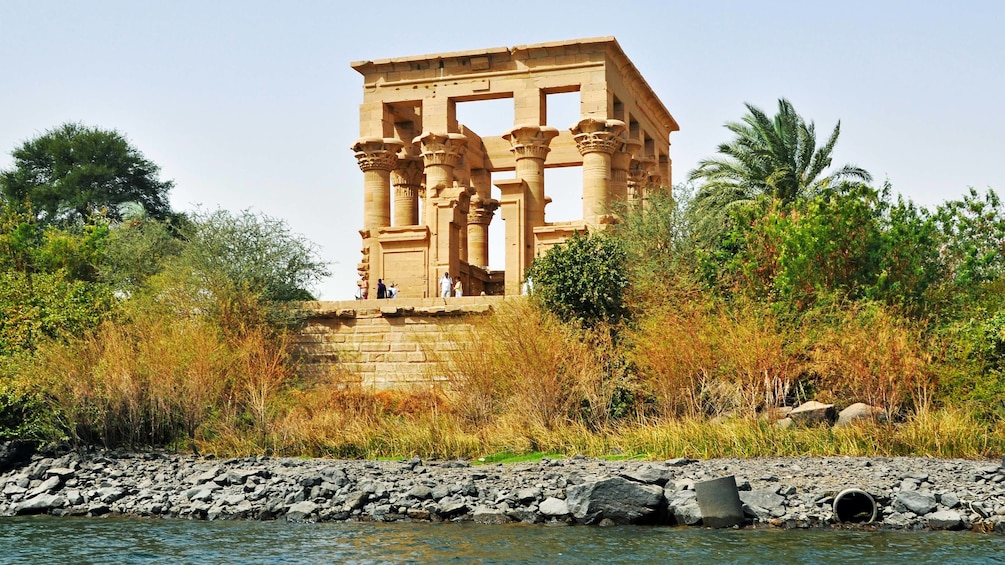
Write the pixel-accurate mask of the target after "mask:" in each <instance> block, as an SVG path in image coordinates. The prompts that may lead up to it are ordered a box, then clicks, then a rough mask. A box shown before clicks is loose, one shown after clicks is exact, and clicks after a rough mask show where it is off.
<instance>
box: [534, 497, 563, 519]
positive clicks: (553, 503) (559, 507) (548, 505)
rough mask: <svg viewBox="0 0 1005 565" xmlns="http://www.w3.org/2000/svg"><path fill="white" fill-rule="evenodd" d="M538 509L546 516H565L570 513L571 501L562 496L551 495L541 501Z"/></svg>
mask: <svg viewBox="0 0 1005 565" xmlns="http://www.w3.org/2000/svg"><path fill="white" fill-rule="evenodd" d="M538 510H539V511H540V512H541V514H543V515H545V516H565V515H567V514H568V513H569V503H568V502H566V501H564V500H562V499H560V498H555V497H554V496H549V497H548V498H546V499H544V501H543V502H541V506H540V507H538Z"/></svg>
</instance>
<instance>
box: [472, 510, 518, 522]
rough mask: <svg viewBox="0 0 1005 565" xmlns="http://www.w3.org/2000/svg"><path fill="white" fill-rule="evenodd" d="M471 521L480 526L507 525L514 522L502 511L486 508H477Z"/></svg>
mask: <svg viewBox="0 0 1005 565" xmlns="http://www.w3.org/2000/svg"><path fill="white" fill-rule="evenodd" d="M471 519H472V520H474V521H475V522H477V523H479V524H507V523H509V522H511V521H512V520H511V519H510V518H509V516H507V515H506V513H505V512H503V511H502V510H499V509H496V508H486V507H484V506H479V507H478V508H475V510H474V511H473V512H472V513H471Z"/></svg>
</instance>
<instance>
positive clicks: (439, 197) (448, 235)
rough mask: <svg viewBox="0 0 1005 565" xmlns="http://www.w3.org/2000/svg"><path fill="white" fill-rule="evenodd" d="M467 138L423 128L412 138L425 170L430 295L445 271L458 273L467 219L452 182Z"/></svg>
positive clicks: (465, 190)
mask: <svg viewBox="0 0 1005 565" xmlns="http://www.w3.org/2000/svg"><path fill="white" fill-rule="evenodd" d="M467 141H468V139H467V138H466V137H465V136H464V135H462V134H459V133H432V132H424V133H422V134H421V135H419V136H418V137H416V138H415V140H414V143H419V144H421V145H420V147H421V155H422V162H423V165H424V166H425V171H426V197H425V205H424V208H425V210H424V212H423V218H424V220H423V221H424V223H425V224H426V226H428V227H429V242H430V261H429V271H428V273H427V279H426V280H427V281H429V282H428V290H429V296H439V292H438V286H439V280H440V277H442V276H443V273H444V271H449V272H450V273H451V276H456V275H457V274H459V273H460V253H459V239H460V229H461V228H462V227H463V228H464V229H467V228H466V226H464V225H463V224H464V223H465V221H466V219H467V218H466V217H465V218H460V215H461V214H460V210H459V208H458V205H459V204H460V203H461V202H460V199H461V196H462V195H461V192H464V193H465V195H466V194H467V188H464V189H461V188H460V187H458V186H457V185H456V183H455V182H454V167H456V166H457V163H458V162H459V161H460V159H461V155H462V151H463V150H464V144H465V143H467Z"/></svg>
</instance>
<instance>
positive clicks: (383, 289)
mask: <svg viewBox="0 0 1005 565" xmlns="http://www.w3.org/2000/svg"><path fill="white" fill-rule="evenodd" d="M377 298H378V299H381V298H387V286H386V285H384V280H383V279H377Z"/></svg>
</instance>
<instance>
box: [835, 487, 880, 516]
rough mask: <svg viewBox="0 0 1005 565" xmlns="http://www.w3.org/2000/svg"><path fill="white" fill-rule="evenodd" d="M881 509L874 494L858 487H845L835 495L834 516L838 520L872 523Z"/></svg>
mask: <svg viewBox="0 0 1005 565" xmlns="http://www.w3.org/2000/svg"><path fill="white" fill-rule="evenodd" d="M878 511H879V509H878V507H877V506H876V501H875V500H874V499H873V498H872V495H871V494H869V493H867V492H865V491H864V490H861V489H857V488H849V489H845V490H843V491H841V492H839V493H838V495H837V496H835V497H834V517H835V518H837V521H838V522H852V523H857V524H871V523H872V522H875V521H876V514H877V513H878Z"/></svg>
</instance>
